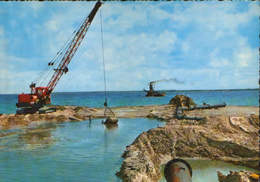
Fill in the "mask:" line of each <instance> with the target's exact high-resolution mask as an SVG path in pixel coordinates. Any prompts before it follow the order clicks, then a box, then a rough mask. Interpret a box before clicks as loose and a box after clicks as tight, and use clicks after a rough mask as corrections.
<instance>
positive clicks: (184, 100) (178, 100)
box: [169, 95, 196, 108]
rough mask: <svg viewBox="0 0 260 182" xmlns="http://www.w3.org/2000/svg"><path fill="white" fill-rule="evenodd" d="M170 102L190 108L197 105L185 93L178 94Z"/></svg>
mask: <svg viewBox="0 0 260 182" xmlns="http://www.w3.org/2000/svg"><path fill="white" fill-rule="evenodd" d="M169 104H172V105H175V106H176V107H188V108H190V107H192V106H196V104H195V102H194V101H193V100H192V98H190V97H188V96H185V95H176V96H175V97H173V98H172V99H171V100H170V102H169Z"/></svg>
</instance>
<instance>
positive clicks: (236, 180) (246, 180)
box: [218, 171, 259, 182]
mask: <svg viewBox="0 0 260 182" xmlns="http://www.w3.org/2000/svg"><path fill="white" fill-rule="evenodd" d="M218 180H219V182H258V180H259V175H258V174H255V173H252V172H246V171H240V172H236V171H235V172H234V171H230V173H229V174H228V175H223V174H222V173H221V172H219V171H218Z"/></svg>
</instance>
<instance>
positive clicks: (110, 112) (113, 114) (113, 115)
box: [99, 9, 115, 117]
mask: <svg viewBox="0 0 260 182" xmlns="http://www.w3.org/2000/svg"><path fill="white" fill-rule="evenodd" d="M99 15H100V34H101V46H102V50H101V51H102V60H103V78H104V94H105V101H104V108H105V110H104V116H105V117H108V116H112V117H115V113H114V112H113V111H112V109H111V108H110V107H108V99H107V98H108V94H107V80H106V64H105V54H104V37H103V20H102V11H101V9H100V11H99Z"/></svg>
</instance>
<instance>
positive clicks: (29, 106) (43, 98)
mask: <svg viewBox="0 0 260 182" xmlns="http://www.w3.org/2000/svg"><path fill="white" fill-rule="evenodd" d="M50 103H51V97H50V94H49V92H48V87H31V93H30V94H25V93H22V94H19V95H18V103H17V104H16V106H17V108H18V110H17V113H18V114H22V113H34V112H36V111H37V110H38V109H39V108H40V107H42V106H44V105H47V104H50Z"/></svg>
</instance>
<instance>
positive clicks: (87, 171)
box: [0, 90, 258, 182]
mask: <svg viewBox="0 0 260 182" xmlns="http://www.w3.org/2000/svg"><path fill="white" fill-rule="evenodd" d="M176 94H185V95H188V96H190V97H192V98H193V99H194V100H195V102H197V103H198V104H200V103H202V102H204V101H205V102H207V103H210V104H217V103H223V102H226V103H227V104H228V105H254V106H257V105H258V90H241V91H196V92H194V91H193V92H192V91H185V92H174V91H172V92H167V96H166V97H161V98H151V97H150V98H146V97H144V93H143V92H110V93H109V101H110V102H109V103H110V105H111V106H123V105H149V104H166V103H168V102H169V100H170V99H171V98H172V97H174V96H175V95H176ZM103 98H104V94H103V93H102V92H83V93H55V94H53V98H52V99H53V104H59V105H64V104H68V105H83V106H84V105H86V106H93V107H102V105H103ZM16 101H17V95H0V113H14V112H15V103H16ZM163 124H164V123H162V122H158V121H156V120H149V119H140V118H139V119H120V120H119V126H118V128H113V129H107V128H105V127H104V126H103V125H102V124H101V120H93V121H92V122H91V123H89V121H83V122H74V123H63V124H58V125H54V124H52V125H50V124H48V125H46V124H41V125H36V126H31V128H29V129H20V130H19V129H16V130H9V131H0V132H1V133H6V134H7V133H11V132H15V134H12V135H9V136H6V137H1V138H0V181H2V180H3V181H4V182H13V181H19V182H28V181H29V182H36V181H37V182H45V181H48V182H56V181H57V182H59V181H62V182H63V181H77V182H81V181H82V182H100V181H106V182H110V181H111V182H114V181H120V180H119V179H118V178H117V177H116V176H115V173H116V171H118V170H119V169H120V166H121V163H122V158H121V155H122V153H123V151H124V150H125V147H126V146H127V145H129V144H131V143H132V142H133V140H134V139H135V138H136V137H137V136H138V135H139V134H140V133H141V132H143V131H147V130H148V129H151V128H154V127H157V126H160V125H163ZM198 163H199V164H198ZM192 166H193V168H194V169H193V171H194V178H193V181H194V182H202V179H203V181H212V182H214V181H216V172H215V171H216V170H220V171H224V172H228V171H229V170H234V169H237V170H239V169H241V167H238V166H233V165H230V164H223V163H221V164H219V163H214V162H212V161H211V162H208V163H203V162H201V161H199V162H198V161H196V162H193V163H192ZM242 168H243V167H242ZM243 169H244V168H243ZM200 177H203V178H202V179H201V178H200Z"/></svg>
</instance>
